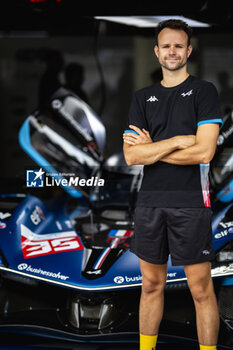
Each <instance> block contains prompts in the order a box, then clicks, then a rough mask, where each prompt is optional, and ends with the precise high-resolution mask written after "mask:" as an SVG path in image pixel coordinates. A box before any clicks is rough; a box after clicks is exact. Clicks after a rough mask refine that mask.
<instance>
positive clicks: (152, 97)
mask: <svg viewBox="0 0 233 350" xmlns="http://www.w3.org/2000/svg"><path fill="white" fill-rule="evenodd" d="M155 101H158V98H157V97H155V96H151V97H149V98H148V100H146V102H155Z"/></svg>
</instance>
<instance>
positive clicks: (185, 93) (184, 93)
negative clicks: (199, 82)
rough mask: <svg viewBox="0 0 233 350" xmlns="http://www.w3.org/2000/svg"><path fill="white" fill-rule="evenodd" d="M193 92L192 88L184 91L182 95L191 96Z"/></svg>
mask: <svg viewBox="0 0 233 350" xmlns="http://www.w3.org/2000/svg"><path fill="white" fill-rule="evenodd" d="M192 94H193V89H192V90H190V91H188V92H183V93H182V94H181V96H183V97H186V96H190V95H192Z"/></svg>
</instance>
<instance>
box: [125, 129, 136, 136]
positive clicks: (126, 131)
mask: <svg viewBox="0 0 233 350" xmlns="http://www.w3.org/2000/svg"><path fill="white" fill-rule="evenodd" d="M128 132H132V133H134V134H137V135H139V134H138V133H137V132H136V131H134V130H131V129H130V130H125V131H124V134H125V133H128Z"/></svg>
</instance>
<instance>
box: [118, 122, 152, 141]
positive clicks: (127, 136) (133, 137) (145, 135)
mask: <svg viewBox="0 0 233 350" xmlns="http://www.w3.org/2000/svg"><path fill="white" fill-rule="evenodd" d="M129 127H130V129H132V130H134V131H136V133H137V134H136V133H134V132H128V133H127V132H125V133H124V134H123V140H124V142H125V143H127V144H128V145H140V144H145V143H151V142H153V141H152V139H151V137H150V134H149V132H148V131H147V130H145V129H144V128H143V129H142V130H141V129H139V128H138V127H137V126H134V125H130V126H129Z"/></svg>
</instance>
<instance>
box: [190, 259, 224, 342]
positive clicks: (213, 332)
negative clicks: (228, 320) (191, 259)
mask: <svg viewBox="0 0 233 350" xmlns="http://www.w3.org/2000/svg"><path fill="white" fill-rule="evenodd" d="M184 269H185V273H186V276H187V279H188V285H189V288H190V292H191V294H192V297H193V301H194V304H195V309H196V322H197V333H198V340H199V344H201V345H208V346H210V345H216V344H217V340H218V332H219V311H218V305H217V300H216V295H215V292H214V287H213V281H212V278H211V265H210V263H209V262H204V263H200V264H195V265H187V266H185V267H184Z"/></svg>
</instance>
